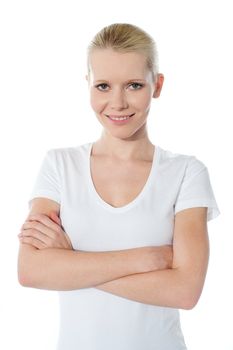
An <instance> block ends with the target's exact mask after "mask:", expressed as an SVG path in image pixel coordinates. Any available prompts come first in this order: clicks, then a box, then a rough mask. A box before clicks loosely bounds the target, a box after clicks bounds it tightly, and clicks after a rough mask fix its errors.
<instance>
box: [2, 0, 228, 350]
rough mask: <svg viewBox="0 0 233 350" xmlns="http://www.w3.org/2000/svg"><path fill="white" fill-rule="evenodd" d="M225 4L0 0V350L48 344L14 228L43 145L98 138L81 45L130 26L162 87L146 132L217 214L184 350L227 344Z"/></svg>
mask: <svg viewBox="0 0 233 350" xmlns="http://www.w3.org/2000/svg"><path fill="white" fill-rule="evenodd" d="M231 5H232V2H231V1H226V0H221V1H213V0H212V1H205V0H202V1H197V0H196V1H188V0H183V1H182V0H176V1H173V0H171V1H166V0H161V1H156V0H154V1H146V0H144V1H138V2H136V1H122V0H118V1H112V2H110V1H103V0H99V1H97V2H96V3H94V2H91V1H89V0H86V1H85V2H83V3H82V7H81V6H80V4H79V3H78V1H69V0H68V1H58V0H57V1H51V0H46V1H44V0H41V1H32V0H30V1H29V0H28V1H26V0H21V1H12V0H8V1H1V3H0V50H1V53H0V116H1V124H0V125H1V128H0V142H1V145H0V152H1V154H0V157H1V174H0V176H1V181H0V186H1V188H0V191H1V192H0V193H1V214H2V215H1V246H0V283H1V286H0V287H1V288H0V332H1V337H0V348H1V349H4V350H8V349H10V350H12V349H24V350H29V349H30V350H31V349H33V350H39V349H45V350H46V349H48V350H49V349H54V346H55V343H56V337H57V332H58V320H59V313H58V298H57V293H56V292H54V291H44V290H35V289H31V288H23V287H22V286H20V285H19V283H18V280H17V252H18V239H17V234H18V233H19V230H20V227H21V225H22V223H23V222H24V220H25V217H26V215H27V213H28V205H27V201H28V198H29V195H30V191H31V189H32V186H33V183H34V180H35V177H36V174H37V171H38V169H39V166H40V163H41V161H42V158H43V156H44V154H45V152H46V151H47V150H48V149H49V148H56V147H66V146H74V145H79V144H82V143H84V142H89V141H94V140H96V139H97V138H98V137H99V135H100V132H101V125H100V124H99V122H98V121H97V119H96V117H95V115H94V112H93V111H92V110H91V107H90V104H89V96H88V89H87V82H86V80H85V74H86V47H87V45H88V43H89V41H90V40H91V39H92V37H93V36H94V35H95V34H96V33H97V31H99V30H100V29H101V28H102V27H104V26H105V25H109V24H111V23H114V22H127V23H132V24H136V25H138V26H140V27H141V28H143V29H144V30H146V31H147V32H148V33H150V34H151V35H152V36H153V38H154V39H155V41H156V42H157V45H158V50H159V57H160V71H161V72H162V73H164V75H165V82H164V87H163V91H162V94H161V97H160V98H159V99H156V100H155V99H153V100H152V105H151V111H150V115H149V119H148V130H149V137H150V139H151V141H152V142H153V143H154V144H158V145H160V146H161V147H163V148H165V149H168V150H171V151H174V152H180V153H184V154H193V155H195V156H196V157H197V158H199V159H200V160H202V161H203V162H204V163H205V164H206V165H207V167H208V170H209V174H210V179H211V183H212V186H213V189H214V193H215V196H216V200H217V203H218V205H219V209H220V211H221V215H220V216H219V217H218V218H217V219H215V220H213V221H210V222H209V224H208V225H209V234H210V245H211V256H210V262H209V269H208V275H207V279H206V283H205V287H204V291H203V293H202V296H201V299H200V301H199V303H198V305H197V306H196V307H195V308H194V309H193V310H189V311H181V320H182V327H183V332H184V335H185V339H186V343H187V345H188V349H189V350H197V349H198V350H206V349H211V350H220V349H221V350H230V349H233V340H232V336H231V332H232V311H233V310H232V309H233V302H232V295H233V286H232V254H231V251H232V245H231V244H232V243H233V241H232V233H233V232H232V223H231V219H230V217H232V213H231V205H230V200H229V199H232V178H233V174H232V169H233V168H232V167H231V161H232V149H233V148H232V146H233V145H232V127H231V120H232V118H233V114H232V112H233V111H232V81H233V69H232V62H233V54H232V32H233V25H232V11H231V7H230V6H231ZM67 350H69V349H67ZM145 350H146V349H145ZM160 350H163V349H160Z"/></svg>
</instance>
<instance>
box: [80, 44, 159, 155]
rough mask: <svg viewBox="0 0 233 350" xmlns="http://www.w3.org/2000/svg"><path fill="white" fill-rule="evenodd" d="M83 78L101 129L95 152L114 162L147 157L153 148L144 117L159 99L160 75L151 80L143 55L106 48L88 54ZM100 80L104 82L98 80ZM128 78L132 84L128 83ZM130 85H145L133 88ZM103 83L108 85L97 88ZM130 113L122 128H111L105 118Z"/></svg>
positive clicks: (117, 126)
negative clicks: (88, 69)
mask: <svg viewBox="0 0 233 350" xmlns="http://www.w3.org/2000/svg"><path fill="white" fill-rule="evenodd" d="M113 67H114V69H113ZM136 78H137V79H142V81H139V80H137V79H136ZM86 79H87V81H88V88H89V94H90V104H91V107H92V109H93V111H94V112H95V115H96V117H97V119H98V121H99V122H100V123H101V125H102V126H103V131H102V135H101V137H100V139H99V140H98V141H97V142H96V143H95V145H94V148H95V152H96V153H99V154H102V155H103V154H104V155H106V156H109V157H112V158H114V159H115V160H119V159H121V160H122V159H123V160H126V161H127V160H128V161H130V160H135V159H138V160H145V159H148V158H150V157H151V150H152V149H153V147H154V145H153V144H152V143H151V141H150V140H149V137H148V133H147V118H148V114H149V111H150V106H151V102H152V98H158V97H159V96H160V93H161V90H162V86H163V81H164V76H163V74H161V73H159V74H158V75H157V79H156V80H155V81H153V80H152V75H151V72H150V71H149V70H148V69H147V67H146V57H145V56H144V55H142V54H139V53H135V52H130V53H124V54H122V53H118V52H114V51H113V50H111V49H106V50H95V51H94V52H93V53H92V54H91V56H90V74H89V76H88V75H87V76H86ZM100 79H104V80H101V81H98V80H100ZM130 79H133V81H132V82H131V83H128V81H129V80H130ZM97 81H98V82H97ZM133 82H135V83H139V84H140V83H142V84H144V86H142V87H140V86H139V85H135V84H134V85H133V84H132V83H133ZM103 83H104V84H107V85H100V86H98V87H97V85H99V84H103ZM132 113H135V115H134V116H133V117H132V118H131V119H130V122H128V123H127V124H125V125H114V124H113V123H112V122H110V121H109V119H108V118H107V117H106V115H130V114H132Z"/></svg>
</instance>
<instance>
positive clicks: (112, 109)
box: [18, 23, 220, 350]
mask: <svg viewBox="0 0 233 350" xmlns="http://www.w3.org/2000/svg"><path fill="white" fill-rule="evenodd" d="M86 79H87V81H88V87H89V91H90V102H91V107H92V108H93V111H94V112H95V114H96V117H97V119H98V120H99V122H100V123H101V125H102V126H103V129H102V134H101V136H100V138H99V139H98V140H96V141H95V142H89V143H85V144H82V145H79V146H77V147H67V148H57V149H51V150H49V151H48V152H47V154H46V156H45V158H44V160H43V163H42V165H41V169H40V171H39V174H38V177H37V180H36V183H35V186H34V189H33V191H32V194H31V197H30V199H31V201H30V203H31V207H30V213H29V216H28V218H27V220H26V221H25V223H24V224H23V226H22V231H21V234H20V250H19V263H18V268H19V281H20V283H21V284H22V285H23V286H29V287H34V288H42V289H50V290H58V291H59V296H60V309H61V314H60V315H61V318H60V333H59V339H58V346H57V349H59V350H64V349H66V350H67V349H69V350H73V349H80V350H109V349H114V350H115V349H117V350H119V349H121V350H155V349H158V350H181V349H182V350H183V349H186V345H185V341H184V337H183V334H182V330H181V327H180V319H179V309H191V308H193V307H194V306H195V305H196V303H197V302H198V299H199V297H200V295H201V291H202V288H203V284H204V280H205V275H206V271H207V265H208V256H209V245H208V230H207V221H208V220H211V219H213V218H215V217H216V216H218V215H219V213H220V212H219V209H218V206H217V203H216V200H215V197H214V193H213V190H212V187H211V183H210V179H209V174H208V169H207V167H206V166H205V164H204V163H203V162H201V161H200V160H198V159H197V158H196V157H195V156H190V155H184V154H178V153H173V152H171V151H168V150H165V149H162V148H161V147H159V146H158V145H154V144H153V143H152V142H151V141H150V139H149V137H148V133H147V117H148V114H149V111H150V104H151V101H152V98H158V97H159V95H160V92H161V89H162V86H163V81H164V76H163V75H162V74H161V73H159V72H158V65H157V51H156V46H155V43H154V41H153V39H152V38H151V37H150V36H149V35H148V34H147V33H146V32H145V31H143V30H142V29H140V28H139V27H137V26H134V25H131V24H125V23H116V24H112V25H110V26H108V27H105V28H103V29H102V30H101V31H100V32H99V33H97V34H96V36H95V37H94V38H93V40H92V42H91V44H90V45H89V47H88V74H87V76H86Z"/></svg>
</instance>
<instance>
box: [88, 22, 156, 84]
mask: <svg viewBox="0 0 233 350" xmlns="http://www.w3.org/2000/svg"><path fill="white" fill-rule="evenodd" d="M107 48H111V49H113V50H114V51H117V52H122V53H126V52H138V53H142V54H144V55H145V56H146V64H147V67H148V69H149V70H150V71H151V73H152V78H153V80H155V78H156V77H157V74H158V51H157V47H156V43H155V41H154V40H153V38H152V37H151V36H150V35H149V34H148V33H146V32H145V31H144V30H143V29H141V28H139V27H138V26H135V25H133V24H129V23H113V24H111V25H109V26H107V27H104V28H102V29H101V30H100V31H99V32H98V33H97V34H96V35H95V36H94V38H93V39H92V40H91V42H90V44H89V45H88V47H87V71H88V77H89V73H90V54H91V53H92V52H93V51H94V50H95V49H107Z"/></svg>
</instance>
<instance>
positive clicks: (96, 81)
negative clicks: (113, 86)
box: [94, 78, 145, 83]
mask: <svg viewBox="0 0 233 350" xmlns="http://www.w3.org/2000/svg"><path fill="white" fill-rule="evenodd" d="M135 80H137V81H145V79H136V78H135V79H129V80H127V81H126V82H127V83H129V82H131V81H135ZM99 81H104V82H106V83H107V82H108V81H107V80H104V79H98V80H95V81H94V83H98V82H99Z"/></svg>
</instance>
